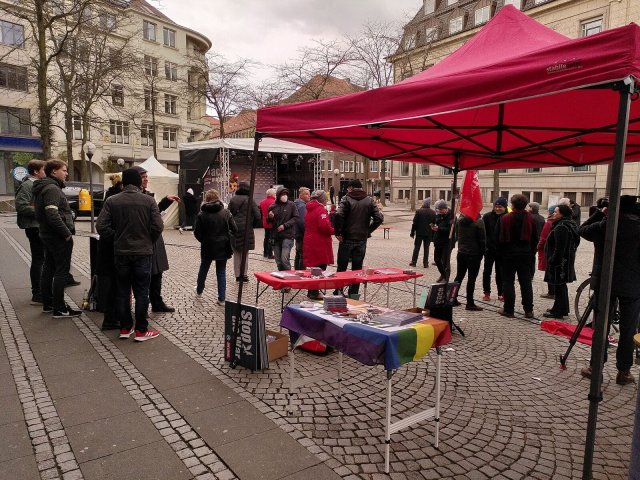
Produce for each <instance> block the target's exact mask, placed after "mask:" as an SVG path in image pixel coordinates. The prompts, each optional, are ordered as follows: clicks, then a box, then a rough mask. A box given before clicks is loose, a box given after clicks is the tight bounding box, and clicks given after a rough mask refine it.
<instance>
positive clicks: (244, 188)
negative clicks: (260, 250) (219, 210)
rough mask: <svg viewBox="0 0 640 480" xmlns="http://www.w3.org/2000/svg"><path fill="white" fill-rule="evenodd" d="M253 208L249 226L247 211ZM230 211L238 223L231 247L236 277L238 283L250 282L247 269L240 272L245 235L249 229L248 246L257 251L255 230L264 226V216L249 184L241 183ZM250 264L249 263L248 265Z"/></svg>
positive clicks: (231, 202)
mask: <svg viewBox="0 0 640 480" xmlns="http://www.w3.org/2000/svg"><path fill="white" fill-rule="evenodd" d="M249 208H251V224H250V225H247V209H249ZM229 211H230V212H231V215H233V220H234V222H235V223H236V226H237V227H238V229H237V230H236V232H235V234H234V236H233V239H232V241H231V245H232V247H233V272H234V273H235V275H236V282H239V281H241V280H242V281H243V282H248V281H249V277H248V276H247V267H248V265H245V266H244V272H241V271H240V266H241V263H242V253H243V252H242V246H243V244H244V235H245V231H247V229H248V230H249V243H248V244H247V249H248V250H255V248H256V236H255V234H254V233H253V229H254V227H256V226H258V227H259V226H261V225H262V216H261V214H260V208H259V207H258V204H256V202H255V201H253V200H252V199H250V198H249V182H240V184H239V185H238V190H236V194H235V195H234V196H233V198H232V199H231V201H230V202H229ZM248 263H249V262H248V261H247V264H248Z"/></svg>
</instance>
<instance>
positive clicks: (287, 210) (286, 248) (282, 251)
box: [267, 187, 298, 271]
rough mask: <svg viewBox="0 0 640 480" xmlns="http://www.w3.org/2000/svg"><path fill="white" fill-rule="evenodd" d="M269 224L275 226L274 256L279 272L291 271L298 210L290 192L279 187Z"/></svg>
mask: <svg viewBox="0 0 640 480" xmlns="http://www.w3.org/2000/svg"><path fill="white" fill-rule="evenodd" d="M268 212H269V213H268V214H267V223H269V224H270V225H273V233H272V235H273V238H274V244H273V254H274V256H275V257H276V265H277V266H278V270H281V271H282V270H291V249H292V248H293V239H294V237H295V234H296V224H297V223H298V209H297V208H296V206H295V204H294V203H293V202H292V201H291V200H289V190H288V189H286V188H285V187H278V189H277V190H276V201H275V202H273V203H272V204H271V206H269V210H268Z"/></svg>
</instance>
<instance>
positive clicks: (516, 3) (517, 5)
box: [504, 0, 522, 10]
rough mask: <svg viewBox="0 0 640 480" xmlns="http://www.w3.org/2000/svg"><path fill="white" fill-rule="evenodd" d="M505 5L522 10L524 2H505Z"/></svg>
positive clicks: (508, 0)
mask: <svg viewBox="0 0 640 480" xmlns="http://www.w3.org/2000/svg"><path fill="white" fill-rule="evenodd" d="M504 4H505V5H513V6H514V7H516V8H517V9H518V10H522V0H504Z"/></svg>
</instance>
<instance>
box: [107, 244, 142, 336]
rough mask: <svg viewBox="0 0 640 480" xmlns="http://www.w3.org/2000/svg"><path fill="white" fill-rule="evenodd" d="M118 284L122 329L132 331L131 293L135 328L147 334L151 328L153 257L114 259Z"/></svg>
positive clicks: (125, 256) (121, 256)
mask: <svg viewBox="0 0 640 480" xmlns="http://www.w3.org/2000/svg"><path fill="white" fill-rule="evenodd" d="M114 263H115V268H116V283H117V287H116V288H117V293H116V298H117V301H116V303H117V305H118V306H117V310H116V311H117V315H118V317H119V319H120V328H125V329H127V330H130V329H131V327H132V326H133V322H132V319H131V303H130V298H131V291H132V290H133V297H134V298H135V309H134V311H135V328H136V330H137V331H139V332H146V331H147V328H148V326H149V321H148V320H147V310H149V277H150V275H151V255H116V256H115V259H114Z"/></svg>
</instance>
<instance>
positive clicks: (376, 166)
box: [369, 160, 380, 173]
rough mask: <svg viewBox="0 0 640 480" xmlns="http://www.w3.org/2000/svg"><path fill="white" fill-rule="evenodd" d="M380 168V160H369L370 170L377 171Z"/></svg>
mask: <svg viewBox="0 0 640 480" xmlns="http://www.w3.org/2000/svg"><path fill="white" fill-rule="evenodd" d="M379 168H380V162H378V161H377V160H371V161H369V171H370V172H374V173H375V172H377V171H378V170H379Z"/></svg>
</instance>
